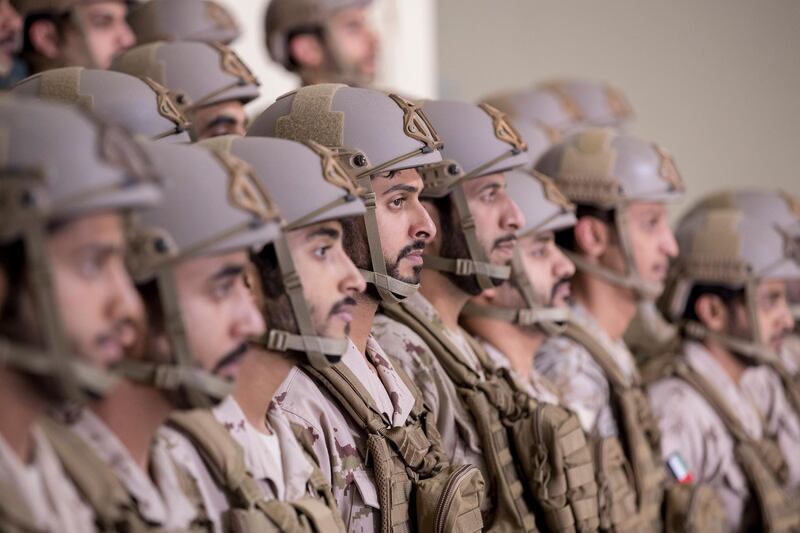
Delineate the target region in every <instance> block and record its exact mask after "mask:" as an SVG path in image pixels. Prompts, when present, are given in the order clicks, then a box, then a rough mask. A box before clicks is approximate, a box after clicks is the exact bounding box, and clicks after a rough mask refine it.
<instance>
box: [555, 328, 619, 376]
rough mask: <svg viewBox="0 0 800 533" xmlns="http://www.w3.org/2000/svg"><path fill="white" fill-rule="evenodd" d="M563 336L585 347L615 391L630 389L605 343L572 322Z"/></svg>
mask: <svg viewBox="0 0 800 533" xmlns="http://www.w3.org/2000/svg"><path fill="white" fill-rule="evenodd" d="M562 334H563V335H564V336H565V337H567V338H569V339H572V340H574V341H575V342H577V343H578V344H581V345H583V347H584V348H586V350H588V352H589V355H591V356H592V359H594V360H595V362H596V363H597V364H598V365H600V368H602V369H603V372H604V373H605V375H606V377H607V378H608V381H609V382H610V383H611V385H612V386H613V387H614V388H615V389H618V390H620V389H627V388H630V386H631V383H630V381H629V380H628V379H627V378H626V377H625V375H624V374H623V373H622V371H621V370H620V369H619V366H618V365H617V363H616V362H615V361H614V356H612V355H611V353H610V352H609V351H608V348H606V347H605V346H603V343H602V342H600V341H599V340H597V338H595V336H594V335H592V334H591V333H590V332H589V331H587V330H586V328H584V327H583V326H581V325H580V324H578V323H576V322H574V321H572V320H570V321H568V322H567V325H566V327H565V329H564V332H563V333H562Z"/></svg>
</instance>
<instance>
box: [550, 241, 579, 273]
mask: <svg viewBox="0 0 800 533" xmlns="http://www.w3.org/2000/svg"><path fill="white" fill-rule="evenodd" d="M550 246H552V248H553V250H552V253H553V254H554V256H555V265H554V268H553V273H554V274H555V277H556V278H558V279H562V278H571V277H572V276H574V275H575V263H573V262H572V261H570V260H569V258H568V257H567V256H566V255H564V252H562V251H561V248H559V247H558V246H556V244H555V243H550Z"/></svg>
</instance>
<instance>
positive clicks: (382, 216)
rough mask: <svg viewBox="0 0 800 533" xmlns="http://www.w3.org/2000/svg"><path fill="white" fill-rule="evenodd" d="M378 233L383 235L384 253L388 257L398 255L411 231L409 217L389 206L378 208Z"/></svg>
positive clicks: (382, 245) (382, 246)
mask: <svg viewBox="0 0 800 533" xmlns="http://www.w3.org/2000/svg"><path fill="white" fill-rule="evenodd" d="M377 218H378V234H379V235H380V237H381V248H382V249H383V255H385V256H386V257H388V258H395V257H397V255H398V253H400V250H401V249H402V248H403V246H405V245H406V244H407V241H408V234H409V232H410V230H409V225H408V217H407V216H406V215H405V214H402V213H396V212H392V211H390V210H389V209H387V208H385V207H384V208H378V212H377Z"/></svg>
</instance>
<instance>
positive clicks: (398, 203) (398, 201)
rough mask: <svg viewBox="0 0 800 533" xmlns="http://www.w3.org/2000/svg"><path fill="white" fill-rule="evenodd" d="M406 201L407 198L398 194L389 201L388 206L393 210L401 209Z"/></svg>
mask: <svg viewBox="0 0 800 533" xmlns="http://www.w3.org/2000/svg"><path fill="white" fill-rule="evenodd" d="M406 201H407V199H406V197H405V196H398V197H397V198H395V199H394V200H391V201H390V202H389V207H390V208H392V209H395V210H397V209H401V208H402V207H403V206H404V205H405V203H406Z"/></svg>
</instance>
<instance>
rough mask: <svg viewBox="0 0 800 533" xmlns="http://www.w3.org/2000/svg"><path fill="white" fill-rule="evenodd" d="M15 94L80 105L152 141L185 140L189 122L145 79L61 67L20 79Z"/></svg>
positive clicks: (164, 93)
mask: <svg viewBox="0 0 800 533" xmlns="http://www.w3.org/2000/svg"><path fill="white" fill-rule="evenodd" d="M11 92H12V93H14V94H19V95H26V96H35V97H38V98H42V99H44V100H52V101H55V102H61V103H65V104H73V105H79V106H81V107H83V108H84V109H86V110H87V111H89V112H91V113H93V114H95V115H96V116H98V117H99V118H101V119H102V120H104V121H106V122H109V123H111V124H115V125H117V126H121V127H123V128H125V129H126V130H128V132H130V133H133V134H135V135H141V136H143V137H145V138H148V139H151V140H154V141H155V140H159V139H164V140H165V142H189V134H188V133H187V132H186V128H187V127H188V125H189V122H188V121H187V120H186V117H184V116H183V113H181V112H180V110H179V109H178V107H177V104H176V103H175V102H174V100H173V99H172V96H171V95H170V94H169V92H168V91H167V89H166V88H165V87H164V86H163V85H160V84H158V83H157V82H155V81H153V80H151V79H149V78H141V79H140V78H137V77H135V76H129V75H127V74H123V73H121V72H111V71H108V70H96V69H85V68H83V67H65V68H57V69H53V70H46V71H44V72H40V73H39V74H34V75H33V76H30V77H29V78H26V79H24V80H22V81H21V82H19V83H18V84H17V85H16V86H15V87H14V88H13V89H12V91H11Z"/></svg>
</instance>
